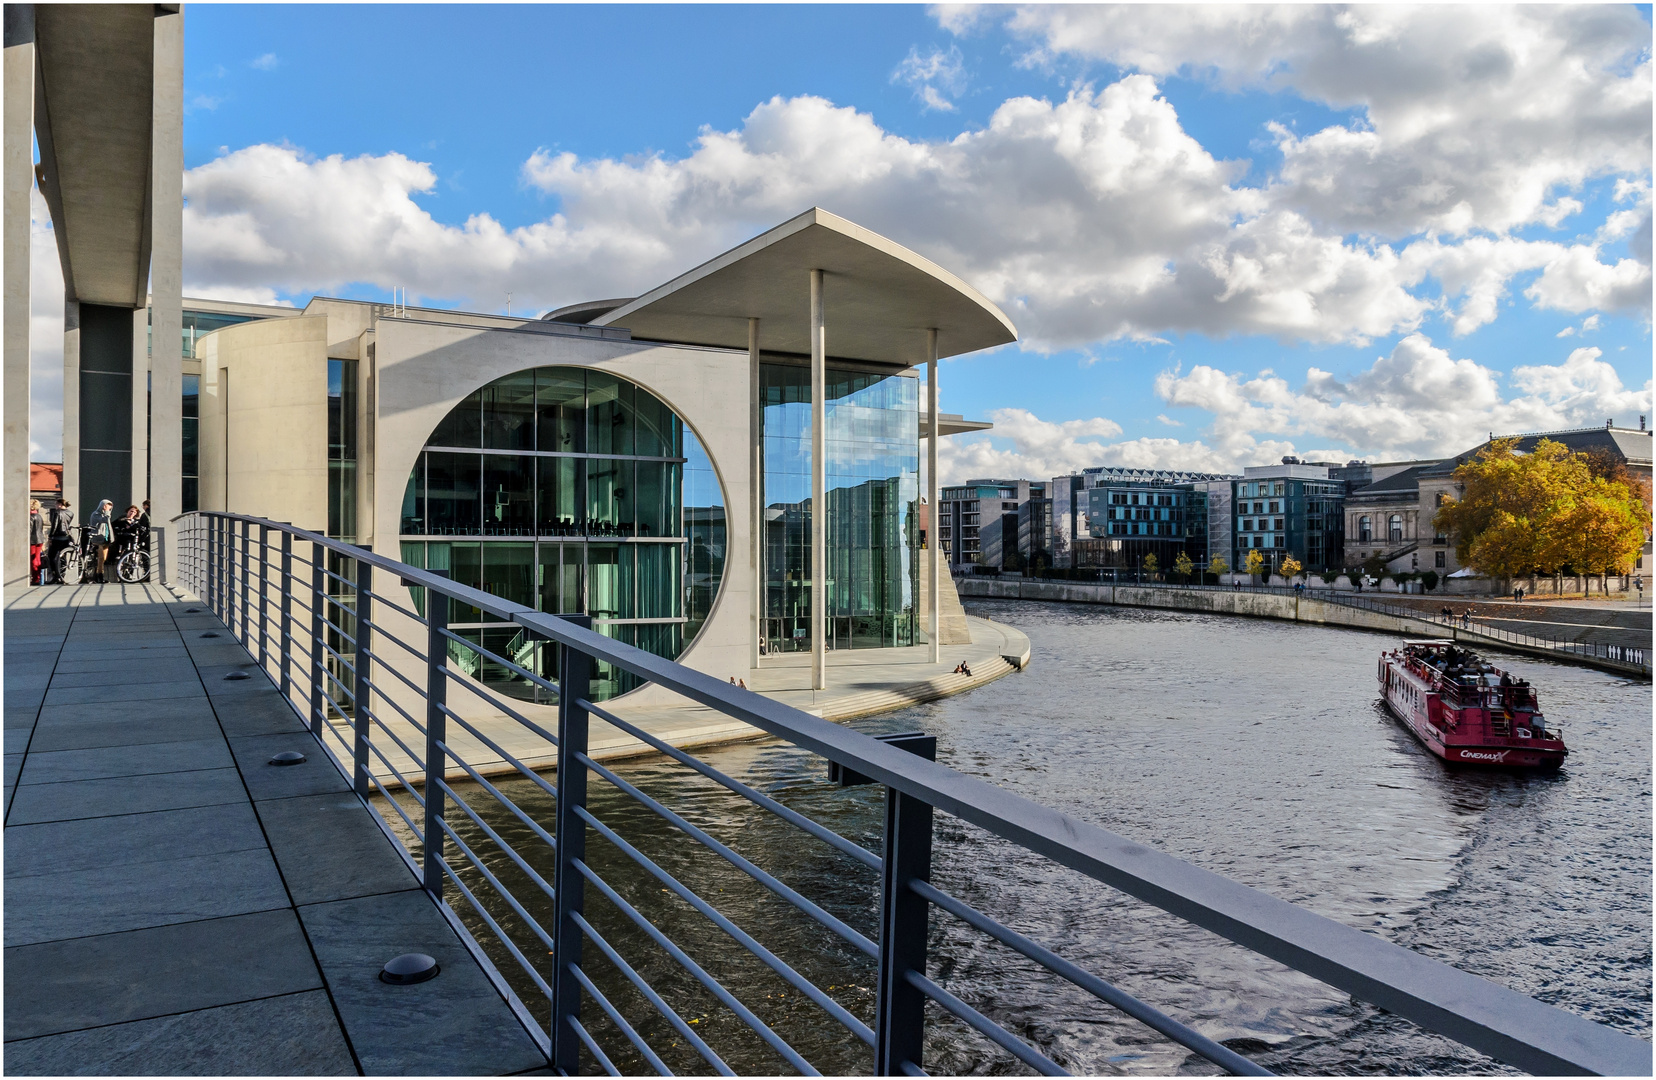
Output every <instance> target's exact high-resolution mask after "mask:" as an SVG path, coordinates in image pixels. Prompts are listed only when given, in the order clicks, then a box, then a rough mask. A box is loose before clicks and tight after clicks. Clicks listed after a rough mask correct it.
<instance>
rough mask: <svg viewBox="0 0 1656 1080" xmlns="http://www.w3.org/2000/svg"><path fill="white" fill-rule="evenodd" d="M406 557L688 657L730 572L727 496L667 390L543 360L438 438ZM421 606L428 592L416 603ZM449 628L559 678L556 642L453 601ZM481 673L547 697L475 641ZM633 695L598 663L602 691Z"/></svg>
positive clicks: (430, 445) (405, 535) (408, 505)
mask: <svg viewBox="0 0 1656 1080" xmlns="http://www.w3.org/2000/svg"><path fill="white" fill-rule="evenodd" d="M401 517H402V521H401V526H400V532H401V543H402V558H403V561H405V562H408V563H411V564H413V565H416V566H425V567H428V568H430V569H434V570H442V571H445V572H446V573H448V574H449V576H450V577H452V578H453V579H454V580H455V581H458V582H461V583H463V584H466V585H470V586H472V587H474V588H479V589H482V590H483V591H485V592H488V593H492V594H493V595H495V596H498V597H501V598H502V599H504V600H510V601H513V602H515V603H519V604H524V605H527V606H529V607H534V608H537V609H539V610H540V611H545V612H549V613H554V614H571V613H580V614H586V615H590V616H592V619H593V626H594V628H595V629H597V630H598V631H600V632H601V633H604V634H608V635H609V636H610V637H613V638H616V639H618V640H621V641H625V642H627V643H628V644H630V645H636V646H638V647H639V648H641V649H646V650H648V651H650V652H653V653H655V654H657V655H658V656H663V657H666V658H668V659H674V658H676V657H677V656H678V655H679V654H680V653H682V652H683V651H684V649H685V647H686V646H687V645H688V644H689V643H690V641H691V640H693V639H694V637H695V635H696V632H697V631H698V630H699V629H700V628H701V625H702V623H703V622H704V621H705V620H706V618H707V615H708V612H709V611H710V610H711V608H712V606H713V601H714V598H715V597H716V596H717V594H718V590H719V583H720V581H721V580H722V578H723V575H724V558H725V508H724V497H723V494H722V492H721V489H720V486H719V482H718V479H717V478H716V476H715V475H714V472H713V466H712V462H711V461H710V460H709V459H708V456H707V454H706V452H705V451H704V450H703V449H702V446H701V443H700V442H699V441H698V440H697V438H696V436H695V434H694V433H693V432H691V431H690V429H689V428H688V427H687V426H686V425H685V424H684V422H683V421H682V420H681V419H680V418H679V417H678V416H677V415H675V414H674V413H673V412H672V410H670V409H669V408H667V406H666V405H664V404H663V403H662V402H661V401H660V400H659V399H657V398H656V397H655V395H653V394H651V393H650V392H649V391H647V390H645V389H644V388H643V387H641V386H637V385H635V384H633V383H631V382H628V381H627V380H625V379H621V378H618V377H616V376H614V375H611V374H608V373H607V372H603V371H598V370H591V369H586V368H573V367H544V368H536V369H533V370H530V371H523V372H519V373H517V374H515V375H509V376H507V377H506V378H503V379H498V380H496V381H495V382H492V383H490V384H489V385H487V386H485V387H483V388H481V389H480V390H478V391H476V392H475V393H473V394H471V395H470V396H469V397H467V398H466V400H465V401H463V402H461V404H460V405H458V406H456V407H455V408H454V409H453V410H452V411H451V412H450V413H449V414H448V416H447V417H445V418H444V419H443V421H442V423H440V424H439V425H438V426H437V429H436V430H435V431H434V432H432V434H431V436H430V438H429V439H428V440H427V442H426V447H425V450H424V452H422V453H421V454H420V456H419V459H418V461H417V462H416V464H415V466H414V469H413V471H412V472H411V473H410V475H409V477H408V482H407V487H406V490H405V494H404V497H403V506H402V515H401ZM416 603H417V604H419V605H421V607H420V610H421V612H422V613H423V611H424V607H423V603H424V598H423V597H422V596H418V595H417V596H416ZM449 620H450V626H451V627H453V628H455V630H456V631H457V632H458V633H460V634H462V635H463V636H465V637H466V638H468V639H470V640H472V641H474V642H477V643H478V644H480V645H481V646H482V647H483V648H484V649H486V650H488V651H490V652H493V653H495V654H496V655H497V656H501V657H505V658H508V659H511V660H512V661H513V662H514V663H517V664H520V665H521V666H523V667H526V668H530V669H531V670H537V671H538V672H539V673H540V674H542V675H545V676H547V677H549V678H552V677H555V675H556V672H557V658H556V655H555V652H556V650H554V649H553V648H551V647H550V646H544V645H542V644H540V643H537V642H535V641H533V640H531V639H530V638H528V637H527V636H526V635H524V634H523V633H522V632H521V630H520V629H519V628H518V627H516V626H514V625H512V624H507V623H499V622H496V621H491V620H488V619H486V618H485V617H484V615H483V613H482V612H481V611H480V610H479V609H477V608H473V607H461V606H460V605H458V604H456V605H455V607H454V608H453V609H452V610H451V611H450V613H449ZM453 654H454V657H455V661H456V662H457V663H458V664H460V665H461V666H462V667H463V668H464V669H465V670H467V672H468V673H469V674H472V675H475V676H477V677H480V678H481V679H482V680H483V681H484V682H485V683H489V684H496V685H498V686H500V687H502V688H504V689H506V690H508V691H509V692H513V693H518V694H521V695H522V696H525V697H531V698H533V697H536V696H538V695H537V694H536V691H535V689H534V687H533V684H530V683H528V682H527V681H526V680H522V679H521V678H517V679H514V678H513V677H512V676H511V674H510V672H509V671H508V670H507V669H506V668H504V667H502V666H501V665H498V664H495V663H491V662H489V661H487V659H486V658H484V657H482V656H481V655H480V654H478V653H476V652H472V651H470V650H462V649H459V648H456V649H455V650H453ZM631 688H632V685H631V683H629V682H628V681H627V679H626V678H623V677H621V676H620V675H619V674H618V673H616V672H613V671H610V670H608V668H607V666H605V665H600V669H599V670H598V671H597V672H596V673H595V675H594V692H595V695H597V696H598V697H603V698H607V697H613V696H615V695H616V694H620V693H624V692H625V691H627V690H629V689H631Z"/></svg>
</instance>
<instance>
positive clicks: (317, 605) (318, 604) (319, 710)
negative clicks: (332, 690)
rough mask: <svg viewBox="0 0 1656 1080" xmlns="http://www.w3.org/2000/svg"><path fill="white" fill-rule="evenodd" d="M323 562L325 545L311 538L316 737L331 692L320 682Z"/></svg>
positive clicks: (323, 660) (312, 724) (322, 668)
mask: <svg viewBox="0 0 1656 1080" xmlns="http://www.w3.org/2000/svg"><path fill="white" fill-rule="evenodd" d="M327 565H328V549H327V548H326V547H325V546H323V545H322V544H319V543H317V542H316V541H314V540H313V541H312V542H311V590H312V591H311V598H310V608H311V639H310V655H311V672H310V684H311V685H310V729H311V733H312V734H314V735H315V736H316V737H317V738H318V739H320V738H321V737H322V729H323V727H324V726H326V722H327V715H328V714H327V713H326V712H324V711H323V707H322V702H323V701H324V700H326V698H327V697H332V696H333V695H331V694H328V695H326V697H324V694H323V691H324V690H326V687H324V686H323V685H322V683H323V680H324V679H326V678H327V666H326V665H327V662H328V654H327V650H326V649H324V648H323V647H322V642H323V638H322V605H323V604H325V603H326V602H327V599H326V597H327V593H326V592H325V591H324V590H326V589H327V587H328V579H327V577H326V576H325V570H326V568H327Z"/></svg>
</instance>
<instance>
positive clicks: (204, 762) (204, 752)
mask: <svg viewBox="0 0 1656 1080" xmlns="http://www.w3.org/2000/svg"><path fill="white" fill-rule="evenodd" d="M235 764H236V762H235V759H233V758H232V757H231V756H230V749H229V747H227V746H226V745H225V744H224V736H222V735H220V734H219V733H218V732H216V731H215V732H212V733H211V734H210V735H209V736H208V737H206V738H201V739H190V740H187V741H180V742H152V743H137V744H130V745H126V746H105V747H97V748H94V749H86V750H55V751H51V752H46V751H44V749H43V748H42V747H39V746H31V747H30V753H29V765H28V768H26V769H25V770H24V771H23V783H24V784H25V785H29V784H60V783H63V782H65V781H68V780H99V779H103V778H104V777H113V776H145V775H148V774H151V773H181V772H193V771H195V770H196V769H228V768H232V767H233V766H234V765H235Z"/></svg>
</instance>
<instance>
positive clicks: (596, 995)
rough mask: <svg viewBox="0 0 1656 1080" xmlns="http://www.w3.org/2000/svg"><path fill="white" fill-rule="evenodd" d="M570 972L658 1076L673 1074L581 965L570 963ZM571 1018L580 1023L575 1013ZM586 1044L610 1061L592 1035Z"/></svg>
mask: <svg viewBox="0 0 1656 1080" xmlns="http://www.w3.org/2000/svg"><path fill="white" fill-rule="evenodd" d="M569 973H570V974H571V975H573V976H575V981H576V982H578V983H580V984H581V989H583V990H585V991H586V992H587V996H588V997H590V998H592V1000H593V1001H596V1002H597V1003H598V1007H599V1008H600V1009H602V1010H604V1015H605V1016H607V1017H609V1018H610V1023H612V1024H614V1025H615V1026H616V1027H617V1028H619V1029H620V1031H621V1034H623V1035H625V1036H626V1037H627V1041H628V1042H630V1043H632V1044H633V1046H634V1047H636V1048H637V1050H638V1052H639V1053H640V1054H643V1055H644V1060H645V1061H647V1062H649V1063H650V1068H652V1069H654V1070H655V1071H656V1075H657V1076H672V1075H673V1070H672V1069H669V1068H668V1067H667V1063H666V1062H665V1061H662V1060H661V1058H660V1057H658V1056H657V1055H656V1052H655V1051H654V1050H652V1049H650V1044H649V1043H647V1042H645V1041H644V1037H643V1036H642V1035H640V1034H639V1033H638V1032H637V1031H635V1030H634V1029H633V1026H632V1025H631V1024H629V1023H627V1018H626V1017H624V1016H622V1015H621V1010H620V1009H617V1008H616V1007H615V1006H614V1005H613V1004H611V1003H610V999H609V998H607V997H605V996H604V995H603V994H602V993H601V992H600V991H599V989H598V987H597V986H596V985H595V984H594V983H593V981H592V979H591V978H590V977H588V975H587V973H586V972H584V971H582V970H581V965H579V964H571V965H569ZM569 1020H570V1022H571V1023H576V1024H579V1023H580V1021H579V1020H577V1019H575V1015H574V1014H573V1013H571V1014H570V1015H569ZM586 1044H587V1049H588V1050H591V1051H592V1052H593V1054H594V1055H595V1056H597V1058H598V1059H599V1061H601V1062H605V1063H607V1062H608V1061H609V1058H607V1057H605V1056H604V1052H603V1051H602V1050H600V1049H598V1044H597V1043H595V1042H593V1041H591V1036H588V1037H587V1039H586ZM610 1068H611V1069H613V1068H614V1066H613V1065H611V1066H610ZM610 1075H612V1076H620V1075H621V1074H620V1072H618V1071H617V1072H612V1073H611V1074H610Z"/></svg>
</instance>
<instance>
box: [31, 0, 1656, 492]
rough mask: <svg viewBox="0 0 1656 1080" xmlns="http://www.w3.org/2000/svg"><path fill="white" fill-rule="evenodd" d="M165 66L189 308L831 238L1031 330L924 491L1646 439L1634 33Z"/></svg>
mask: <svg viewBox="0 0 1656 1080" xmlns="http://www.w3.org/2000/svg"><path fill="white" fill-rule="evenodd" d="M185 49H186V53H185V101H186V107H185V117H184V154H185V168H186V174H185V180H184V191H185V200H186V207H185V212H184V213H185V219H184V246H185V251H184V276H185V293H186V295H188V296H208V297H219V298H225V299H241V300H253V301H262V302H275V303H292V304H303V303H304V302H305V301H306V300H307V299H308V298H309V297H311V296H312V295H316V294H325V295H333V296H346V297H356V298H365V299H388V298H389V297H390V295H391V290H392V289H393V288H403V289H406V291H407V296H408V301H409V302H410V303H417V304H430V305H436V306H454V307H463V308H467V309H471V310H480V311H501V312H504V311H505V310H507V305H508V303H510V305H511V310H512V311H513V312H514V313H519V312H523V313H539V312H542V311H545V310H549V309H551V308H554V307H559V306H562V305H564V304H569V303H574V302H577V301H581V300H588V299H595V298H600V297H611V296H632V295H638V294H640V293H642V292H644V291H646V290H647V289H649V288H651V287H653V286H655V285H658V284H660V283H662V282H664V281H667V280H669V279H670V278H672V277H674V276H676V275H677V274H679V273H680V272H682V271H684V270H686V269H689V268H690V267H692V266H695V265H697V264H698V263H700V262H702V261H704V260H706V259H708V258H710V257H712V256H714V255H716V254H718V253H719V252H721V251H724V250H727V249H728V248H730V247H733V246H735V245H736V244H738V243H741V242H742V241H744V240H746V239H748V238H750V237H752V236H754V235H757V234H758V233H760V232H763V231H764V230H765V229H767V228H770V227H771V226H773V225H776V224H778V223H780V222H782V221H785V220H787V219H788V218H791V217H793V216H794V215H796V214H798V213H800V212H801V211H803V210H805V209H807V208H809V207H811V206H813V205H816V206H821V207H823V208H825V209H827V210H830V211H832V212H834V213H837V214H840V215H842V216H845V217H848V218H850V219H852V220H854V221H856V222H858V223H859V224H862V225H865V226H867V227H869V228H871V229H873V230H875V231H876V232H880V233H883V234H885V235H887V236H889V237H891V238H892V239H894V240H896V241H898V242H900V243H902V244H905V245H907V246H908V247H910V248H912V249H914V250H915V251H917V252H919V253H920V254H922V255H925V256H927V257H928V258H931V259H932V260H934V261H936V262H938V263H940V264H941V265H943V266H944V267H945V268H947V269H949V270H951V271H953V272H955V273H957V274H959V275H960V276H961V277H963V278H964V279H965V280H967V281H968V282H970V283H971V284H973V285H974V286H976V287H977V288H978V289H979V290H980V291H981V292H983V293H984V294H985V295H987V296H988V297H989V298H990V299H991V300H993V301H994V302H996V303H997V304H999V305H1000V306H1001V308H1002V309H1003V310H1004V311H1005V312H1006V313H1007V314H1008V316H1009V317H1010V318H1011V319H1012V321H1013V322H1014V324H1015V325H1016V326H1017V327H1018V330H1019V341H1018V342H1017V343H1016V344H1014V345H1009V346H1005V347H1002V348H999V349H995V350H988V351H985V352H982V353H977V354H973V355H970V356H965V357H958V358H953V359H951V360H948V361H945V363H944V365H943V370H942V390H941V392H940V399H941V405H942V408H943V409H944V410H945V411H948V412H959V413H965V414H966V415H968V416H970V417H973V418H977V419H988V420H992V421H993V422H994V424H995V428H994V430H993V431H992V432H989V433H987V434H985V435H980V436H972V437H956V438H953V439H950V440H947V441H945V443H944V444H943V447H942V459H943V460H942V469H941V475H942V478H943V481H944V482H945V483H947V482H952V481H958V480H963V479H967V478H969V477H985V476H988V477H1005V478H1014V477H1027V478H1030V479H1043V478H1048V477H1051V476H1055V475H1061V474H1064V473H1068V472H1072V471H1075V470H1078V469H1080V468H1084V467H1087V466H1093V465H1130V466H1136V467H1152V468H1188V469H1201V470H1213V471H1235V470H1240V468H1241V467H1242V466H1245V465H1254V464H1267V463H1272V462H1276V461H1278V460H1279V459H1280V458H1281V457H1282V456H1283V455H1286V454H1296V455H1299V456H1301V457H1308V458H1312V459H1316V460H1328V459H1336V460H1346V459H1349V458H1366V459H1367V460H1371V461H1379V460H1403V459H1412V458H1422V457H1435V456H1443V455H1448V454H1453V453H1455V452H1457V451H1460V450H1464V449H1467V448H1468V447H1470V446H1473V445H1475V444H1477V443H1478V442H1480V441H1482V440H1483V438H1484V437H1485V436H1486V435H1487V434H1488V433H1489V432H1491V431H1494V432H1497V433H1499V432H1519V431H1526V432H1527V431H1540V430H1549V429H1555V428H1567V427H1582V426H1596V425H1600V424H1603V423H1604V422H1605V421H1606V420H1610V419H1614V420H1615V421H1616V423H1618V424H1622V425H1633V424H1636V423H1637V422H1638V417H1639V415H1640V414H1644V415H1645V416H1647V417H1649V416H1650V414H1651V411H1652V409H1651V376H1652V351H1651V335H1650V328H1651V298H1652V282H1651V172H1652V167H1651V131H1652V112H1651V98H1652V77H1651V14H1650V8H1649V7H1648V6H1644V7H1630V6H1608V5H1605V6H1573V7H1559V8H1552V7H1537V6H1524V7H1515V8H1508V7H1496V6H1473V7H1442V6H1440V7H1421V8H1404V7H1392V6H1359V7H1350V8H1346V7H1320V6H1298V5H1295V6H1228V7H1201V8H1197V7H1179V6H1157V5H1131V6H1061V7H1016V6H1011V7H950V6H943V7H929V8H928V7H919V6H898V5H882V6H852V5H837V6H811V5H793V6H722V5H688V6H678V7H658V6H650V5H618V6H574V5H569V6H528V5H514V6H498V7H493V6H476V7H470V6H468V7H451V6H446V5H408V6H402V5H365V6H345V5H341V6H323V5H295V6H282V5H272V6H264V5H256V4H245V5H244V4H235V5H211V4H192V5H189V6H188V8H187V9H186V14H185ZM49 228H50V225H49V221H48V219H47V216H46V214H45V211H44V206H43V204H42V203H41V201H40V199H39V197H38V194H37V196H36V223H35V227H34V232H35V238H34V244H33V251H34V279H33V285H34V318H33V321H32V333H33V341H34V378H35V387H34V393H33V399H34V400H33V413H34V419H33V444H34V445H33V446H32V448H31V451H32V455H33V456H34V457H35V458H36V460H57V459H58V457H59V456H60V455H61V449H60V448H61V424H62V418H61V401H62V281H61V276H60V274H59V272H58V270H57V266H56V257H55V250H54V246H53V244H52V242H51V237H50V233H49ZM54 290H55V293H54Z"/></svg>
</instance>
